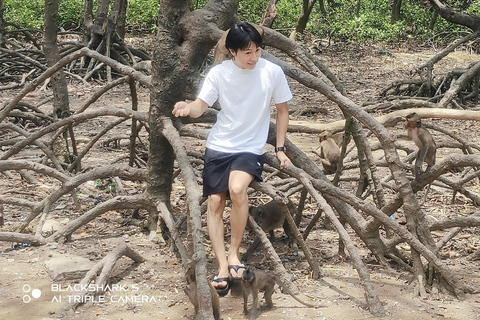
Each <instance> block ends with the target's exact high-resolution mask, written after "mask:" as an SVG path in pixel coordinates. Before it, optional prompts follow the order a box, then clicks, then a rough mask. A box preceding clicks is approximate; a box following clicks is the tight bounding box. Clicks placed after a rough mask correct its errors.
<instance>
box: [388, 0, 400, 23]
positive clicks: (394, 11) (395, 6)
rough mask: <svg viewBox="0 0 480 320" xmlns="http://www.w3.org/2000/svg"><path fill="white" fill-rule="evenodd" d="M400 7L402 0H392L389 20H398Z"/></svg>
mask: <svg viewBox="0 0 480 320" xmlns="http://www.w3.org/2000/svg"><path fill="white" fill-rule="evenodd" d="M401 8H402V0H393V4H392V18H391V20H390V22H391V23H392V24H394V23H395V22H397V21H399V20H400V9H401Z"/></svg>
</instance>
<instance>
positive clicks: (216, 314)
mask: <svg viewBox="0 0 480 320" xmlns="http://www.w3.org/2000/svg"><path fill="white" fill-rule="evenodd" d="M185 280H187V285H186V286H185V288H184V289H183V291H184V292H185V294H186V295H187V296H188V298H189V299H190V302H191V303H192V304H193V306H194V308H195V316H196V315H197V314H198V308H199V307H198V296H197V279H196V277H195V268H193V267H190V268H188V270H187V272H186V273H185ZM209 286H210V295H211V296H212V309H213V318H214V319H215V320H221V319H222V315H221V314H220V297H219V296H218V293H217V291H216V290H215V288H214V287H213V286H212V284H211V283H209Z"/></svg>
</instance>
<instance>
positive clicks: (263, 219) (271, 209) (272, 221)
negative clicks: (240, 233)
mask: <svg viewBox="0 0 480 320" xmlns="http://www.w3.org/2000/svg"><path fill="white" fill-rule="evenodd" d="M286 211H287V210H282V207H281V206H280V205H279V204H278V202H276V201H274V200H272V201H270V202H268V203H266V204H264V205H261V206H258V207H255V206H250V209H249V213H250V215H251V216H252V217H253V219H254V220H255V221H256V222H257V224H258V226H259V227H260V228H262V230H263V231H265V232H269V235H270V241H271V242H273V241H274V240H275V234H274V230H275V229H277V228H280V227H281V226H283V230H284V231H285V233H286V234H287V236H289V235H290V226H289V225H288V222H287V220H285V214H287V212H286ZM247 228H249V229H251V226H250V223H247ZM260 243H262V241H261V240H260V238H259V237H257V238H255V240H254V241H253V243H252V245H251V246H250V247H249V248H248V249H247V252H245V253H244V254H243V255H242V261H247V260H248V258H249V257H250V256H251V255H252V253H253V252H254V251H255V250H256V249H257V248H258V246H259V245H260Z"/></svg>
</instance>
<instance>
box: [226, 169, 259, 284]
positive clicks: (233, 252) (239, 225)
mask: <svg viewBox="0 0 480 320" xmlns="http://www.w3.org/2000/svg"><path fill="white" fill-rule="evenodd" d="M253 179H254V176H253V175H251V174H249V173H246V172H243V171H232V172H230V176H229V185H228V189H229V191H230V199H231V200H232V210H231V213H230V225H231V240H230V248H229V250H228V265H239V264H240V263H241V262H240V244H241V243H242V239H243V234H244V232H245V227H246V225H247V220H248V208H249V205H248V195H247V188H248V186H249V185H250V183H251V182H252V181H253ZM243 271H244V269H238V272H237V271H235V270H233V269H232V270H229V272H230V273H231V275H232V277H234V278H239V277H241V276H242V274H243Z"/></svg>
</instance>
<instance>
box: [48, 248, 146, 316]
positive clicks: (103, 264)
mask: <svg viewBox="0 0 480 320" xmlns="http://www.w3.org/2000/svg"><path fill="white" fill-rule="evenodd" d="M123 256H126V257H128V258H130V259H132V260H133V261H134V262H135V263H137V264H138V263H142V262H144V261H145V259H144V258H143V257H142V256H141V255H140V254H139V253H138V252H136V251H135V250H133V249H132V248H131V247H129V246H128V245H127V244H125V243H121V244H119V245H118V246H117V247H116V248H115V249H114V250H113V251H112V252H110V253H109V254H107V255H106V256H105V257H104V258H103V259H102V260H100V261H99V262H97V264H95V265H94V266H93V268H92V269H91V270H90V271H89V272H87V274H86V275H85V277H84V278H83V279H82V280H81V281H80V283H79V284H80V287H83V286H85V287H87V288H90V287H89V286H88V285H89V284H90V283H91V282H92V281H94V280H96V281H95V286H94V288H95V290H82V291H79V292H76V293H75V294H76V295H78V296H79V297H83V296H86V295H92V296H95V295H100V294H102V293H104V292H105V291H106V290H107V289H108V283H109V280H110V277H111V276H112V273H113V268H114V266H115V264H116V263H117V261H118V260H120V258H122V257H123ZM97 275H98V276H97ZM80 300H81V301H85V300H84V299H80ZM80 304H81V303H80V302H71V303H70V302H68V303H65V304H63V305H62V306H61V307H60V309H59V310H57V312H55V316H56V317H57V318H63V317H65V316H66V315H67V313H68V312H69V311H70V310H72V309H73V310H74V309H76V308H77V307H78V306H79V305H80Z"/></svg>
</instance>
